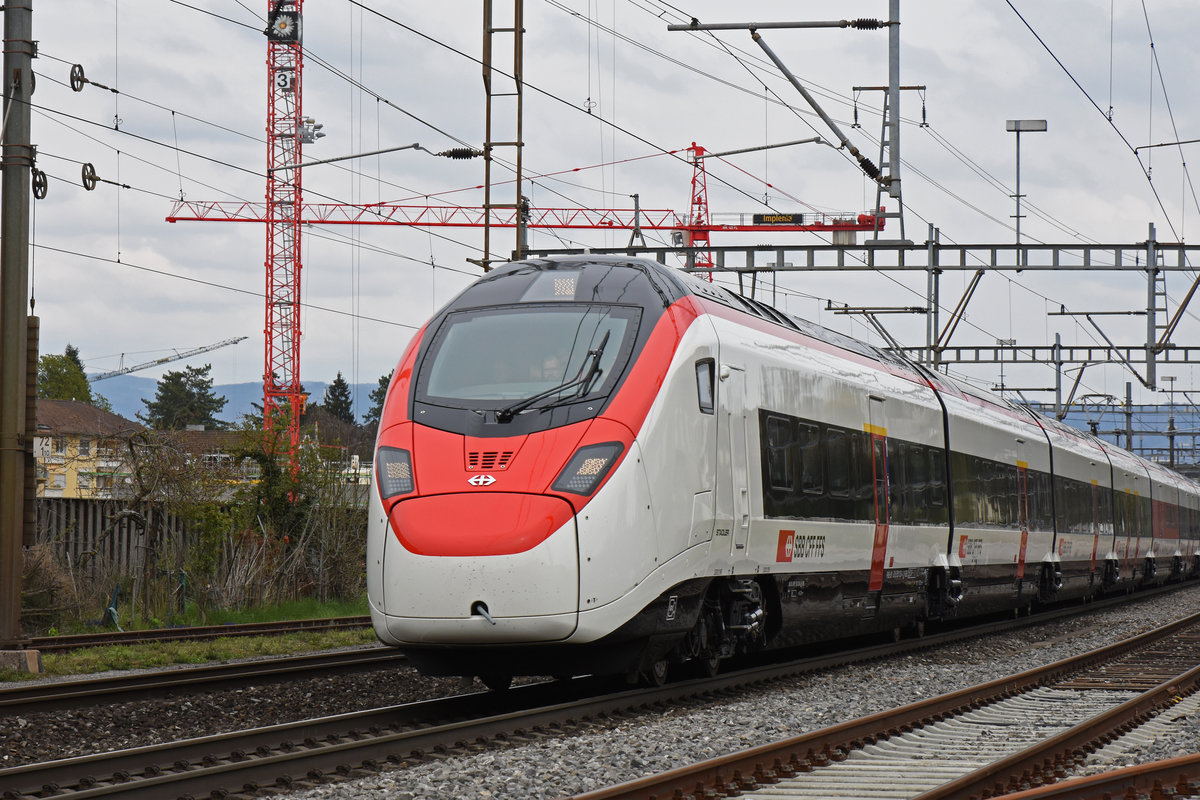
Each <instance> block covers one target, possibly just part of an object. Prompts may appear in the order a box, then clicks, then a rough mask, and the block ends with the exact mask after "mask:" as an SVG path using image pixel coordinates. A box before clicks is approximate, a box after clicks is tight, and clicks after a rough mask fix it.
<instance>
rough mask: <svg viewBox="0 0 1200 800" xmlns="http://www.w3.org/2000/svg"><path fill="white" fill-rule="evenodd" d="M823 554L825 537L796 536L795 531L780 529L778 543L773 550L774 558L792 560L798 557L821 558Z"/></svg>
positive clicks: (779, 560)
mask: <svg viewBox="0 0 1200 800" xmlns="http://www.w3.org/2000/svg"><path fill="white" fill-rule="evenodd" d="M824 556H825V537H824V536H823V535H822V536H805V535H800V536H797V535H796V532H795V531H780V532H779V545H778V547H777V548H776V550H775V560H776V561H777V562H781V561H784V562H786V561H792V560H794V559H798V558H823V557H824Z"/></svg>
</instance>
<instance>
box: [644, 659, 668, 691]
mask: <svg viewBox="0 0 1200 800" xmlns="http://www.w3.org/2000/svg"><path fill="white" fill-rule="evenodd" d="M669 666H670V662H669V661H668V660H667V659H665V658H660V659H659V660H658V661H655V662H654V663H653V664H651V665H650V673H649V674H648V675H647V676H646V677H647V678H649V679H650V683H651V684H653V685H654V686H662V685H663V684H664V683H666V682H667V668H668V667H669Z"/></svg>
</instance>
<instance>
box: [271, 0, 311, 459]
mask: <svg viewBox="0 0 1200 800" xmlns="http://www.w3.org/2000/svg"><path fill="white" fill-rule="evenodd" d="M303 4H304V0H268V2H267V29H266V31H264V32H265V33H266V35H267V202H266V205H265V206H264V209H263V210H264V212H265V216H264V218H263V221H264V222H266V223H267V256H266V264H265V265H266V272H267V284H266V325H265V328H264V330H263V334H264V337H265V348H264V350H265V359H264V364H263V425H264V427H266V428H267V430H273V428H274V426H275V425H277V424H278V422H279V415H280V413H281V412H282V411H283V410H286V412H287V415H286V421H287V441H288V457H289V461H290V463H291V466H292V468H293V469H294V468H295V466H296V463H297V462H296V451H297V448H298V447H299V444H300V411H301V409H302V406H303V402H304V397H303V394H302V392H301V388H300V267H301V264H300V224H301V217H302V213H301V204H302V196H301V175H302V173H303V170H301V169H298V168H297V166H296V165H298V164H300V156H301V150H302V148H301V144H302V142H303V140H304V139H305V138H306V136H305V134H306V132H307V133H309V134H311V132H312V129H311V123H308V124H307V125H306V120H305V119H304V116H303V110H302V108H301V99H302V98H303V92H302V88H303V85H304V84H303V73H304V48H303V45H302V43H301V42H302V38H301V24H302V21H303V16H302V13H301V12H302V10H303V9H302V6H303Z"/></svg>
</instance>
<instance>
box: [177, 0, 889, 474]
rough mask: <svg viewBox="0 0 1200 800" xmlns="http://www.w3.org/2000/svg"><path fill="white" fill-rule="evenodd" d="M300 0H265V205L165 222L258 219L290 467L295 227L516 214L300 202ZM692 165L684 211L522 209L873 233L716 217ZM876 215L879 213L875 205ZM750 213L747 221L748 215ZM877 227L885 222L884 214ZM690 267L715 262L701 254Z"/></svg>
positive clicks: (841, 220)
mask: <svg viewBox="0 0 1200 800" xmlns="http://www.w3.org/2000/svg"><path fill="white" fill-rule="evenodd" d="M303 2H304V0H267V28H266V30H265V31H264V33H265V34H266V36H267V191H266V202H265V203H246V202H196V201H186V200H182V199H181V200H179V201H178V202H177V203H176V204H175V207H174V208H173V209H172V211H171V214H170V215H169V216H168V217H167V221H168V222H180V221H196V222H259V223H266V225H267V239H266V260H265V267H266V323H265V327H264V331H263V333H264V337H265V342H264V351H265V357H264V362H263V424H264V425H265V426H266V428H267V429H268V430H273V429H274V426H275V425H277V424H278V421H279V417H280V414H281V413H283V412H284V411H286V422H287V442H288V454H289V459H290V462H291V465H292V466H293V468H294V467H295V465H296V453H297V448H298V447H299V442H300V427H299V421H300V414H301V411H302V410H303V407H304V395H303V392H302V391H301V384H300V333H301V331H300V271H301V266H302V265H301V262H300V231H301V226H302V225H308V224H318V225H339V224H340V225H409V226H416V227H435V226H445V227H482V226H483V225H484V224H485V222H488V224H489V225H490V226H491V227H516V225H517V222H518V214H520V213H522V211H521V210H518V209H512V208H503V207H495V206H493V207H492V208H491V209H490V210H489V209H484V208H478V207H476V208H472V207H466V206H429V205H425V206H410V205H397V204H390V203H380V204H374V205H348V204H341V203H326V204H305V203H304V202H303V197H302V191H301V184H302V174H303V170H302V169H301V168H300V165H301V155H302V149H303V148H302V145H303V144H304V143H311V142H312V141H314V140H315V139H316V138H317V137H320V136H323V135H324V134H322V133H319V132H318V130H317V129H319V128H320V127H321V126H319V125H316V124H315V123H314V122H313V120H311V119H307V118H305V117H304V114H303V109H302V97H303V92H302V87H303V67H304V59H303V45H302V41H303V39H302V22H303V17H302V10H303V9H302V5H303ZM688 150H689V152H690V154H691V160H692V163H693V173H692V198H691V204H690V208H689V211H688V213H687V214H686V215H685V216H680V215H679V214H678V213H676V212H674V211H669V210H661V209H659V210H654V209H649V210H647V209H639V208H633V209H587V208H548V209H527V210H526V211H525V213H528V214H529V220H528V222H526V227H527V228H556V229H605V228H608V229H623V230H638V229H640V230H665V231H671V232H679V233H680V234H681V236H682V243H683V244H684V245H685V246H688V247H707V246H708V244H709V234H710V233H711V232H712V231H766V230H770V231H827V232H833V231H870V230H874V229H875V224H876V217H875V216H874V215H866V214H860V215H857V216H854V215H852V214H843V215H825V214H754V215H736V221H733V222H725V223H714V222H713V221H712V218H711V215H710V214H709V210H708V189H707V182H706V174H705V169H704V160H703V158H704V148H702V147H700V146H699V145H697V144H696V143H695V142H693V143H692V146H691V147H690V148H688ZM881 211H882V209H881ZM747 217H749V219H747ZM880 223H881V224H880V227H882V220H880ZM695 264H696V266H697V267H701V268H712V266H713V261H712V254H711V252H710V251H708V250H707V249H706V250H703V251H701V252H700V253H699V254H698V256H697V258H696V260H695Z"/></svg>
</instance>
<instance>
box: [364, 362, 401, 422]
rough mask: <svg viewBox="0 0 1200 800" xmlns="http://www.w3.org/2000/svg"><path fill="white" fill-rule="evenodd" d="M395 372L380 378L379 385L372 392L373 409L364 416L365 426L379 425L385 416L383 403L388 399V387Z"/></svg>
mask: <svg viewBox="0 0 1200 800" xmlns="http://www.w3.org/2000/svg"><path fill="white" fill-rule="evenodd" d="M395 371H396V370H392V371H391V372H389V373H388V374H387V375H380V376H379V385H378V386H376V387H375V388H374V389H372V390H371V394H370V399H371V407H370V408H368V409H367V413H366V414H365V415H364V416H363V424H364V425H378V424H379V418H380V417H381V416H383V401H384V400H385V399H387V390H388V386H389V385H390V384H391V382H392V374H393V373H395Z"/></svg>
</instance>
